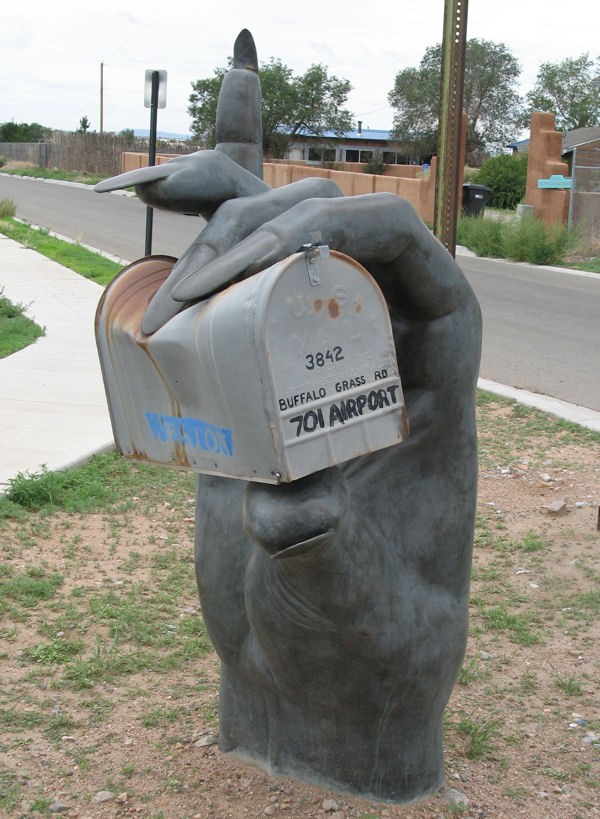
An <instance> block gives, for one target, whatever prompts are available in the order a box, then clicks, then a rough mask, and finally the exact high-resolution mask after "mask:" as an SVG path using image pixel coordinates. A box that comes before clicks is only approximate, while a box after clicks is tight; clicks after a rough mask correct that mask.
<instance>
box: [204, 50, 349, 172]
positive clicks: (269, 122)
mask: <svg viewBox="0 0 600 819" xmlns="http://www.w3.org/2000/svg"><path fill="white" fill-rule="evenodd" d="M230 66H231V62H230ZM227 71H228V69H227V68H216V69H215V70H214V73H213V76H212V77H208V78H205V79H201V80H197V81H196V82H193V83H192V89H193V93H192V94H191V95H190V98H189V102H190V105H189V107H188V113H189V115H190V116H191V118H192V124H191V131H192V133H193V134H194V136H195V137H196V138H198V139H202V140H204V141H206V142H207V143H208V144H209V145H214V143H215V133H214V123H215V118H216V113H217V101H218V97H219V91H220V88H221V83H222V81H223V77H224V75H225V73H226V72H227ZM258 74H259V77H260V85H261V95H262V128H263V150H264V152H265V154H267V155H270V156H283V154H284V153H285V149H286V148H287V146H288V144H289V142H290V141H291V140H293V137H294V136H295V135H297V134H301V133H309V134H314V135H316V136H320V135H322V134H323V133H325V132H326V131H333V132H334V133H335V134H342V133H344V132H345V131H348V130H350V129H351V128H352V114H351V113H350V112H349V111H348V110H346V109H345V108H344V105H345V103H346V100H347V99H348V94H349V93H350V91H351V90H352V86H351V85H350V83H349V82H348V80H344V79H340V78H339V77H336V76H334V75H330V74H329V71H328V69H327V67H326V66H324V65H320V64H318V65H311V66H310V68H308V70H307V71H306V72H305V73H304V74H302V75H301V76H295V75H294V74H293V72H292V69H291V68H289V67H288V66H287V65H285V64H284V63H282V62H281V60H279V59H274V58H271V59H270V60H269V62H267V63H263V64H261V66H260V68H259V72H258Z"/></svg>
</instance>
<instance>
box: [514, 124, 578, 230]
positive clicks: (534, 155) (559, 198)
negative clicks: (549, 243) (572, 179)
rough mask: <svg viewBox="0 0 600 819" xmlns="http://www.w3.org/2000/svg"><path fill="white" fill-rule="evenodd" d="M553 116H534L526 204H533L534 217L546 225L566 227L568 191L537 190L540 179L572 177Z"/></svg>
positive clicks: (530, 141) (528, 163) (560, 135)
mask: <svg viewBox="0 0 600 819" xmlns="http://www.w3.org/2000/svg"><path fill="white" fill-rule="evenodd" d="M554 123H555V120H554V114H548V113H542V112H540V111H537V112H535V113H533V114H532V115H531V133H530V136H529V156H528V160H527V183H526V189H525V200H524V202H525V204H526V205H533V215H534V216H537V217H538V218H539V219H542V220H543V221H544V222H545V223H546V224H547V225H554V224H556V223H557V222H561V223H564V224H566V223H567V221H568V218H569V198H570V193H569V191H568V190H564V189H563V190H561V189H551V188H538V184H537V183H538V179H548V177H550V176H552V174H562V175H563V176H569V166H568V164H567V163H566V162H562V160H561V152H562V134H561V133H560V131H556V130H555V128H554Z"/></svg>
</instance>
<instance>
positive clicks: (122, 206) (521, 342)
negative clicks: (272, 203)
mask: <svg viewBox="0 0 600 819" xmlns="http://www.w3.org/2000/svg"><path fill="white" fill-rule="evenodd" d="M0 199H12V200H13V201H14V202H15V204H16V205H17V216H18V217H19V218H22V219H26V220H27V221H29V222H31V223H33V224H36V225H40V226H43V227H45V228H48V229H49V230H52V231H55V232H56V233H59V234H62V235H64V236H68V237H70V238H72V239H75V240H76V241H78V242H81V243H82V244H87V245H91V246H92V247H96V248H99V249H101V250H103V251H105V252H108V253H111V254H113V255H115V256H118V257H119V258H121V259H124V260H129V261H132V260H133V259H136V258H139V257H141V256H143V255H144V247H145V232H146V207H145V206H144V205H143V204H142V203H141V202H139V200H137V199H135V198H133V197H130V196H123V195H120V194H97V193H95V192H94V191H93V190H91V189H89V188H87V187H85V186H75V185H72V184H68V183H66V184H56V183H49V182H43V181H36V180H30V179H25V178H21V177H11V176H7V175H2V174H0ZM202 225H203V220H202V219H201V218H200V217H192V216H180V215H177V214H170V213H167V212H164V211H157V210H155V211H154V212H153V230H152V237H153V241H152V252H153V253H163V254H167V255H171V256H179V255H180V254H181V252H182V251H183V250H184V249H185V248H186V247H187V246H188V245H189V244H190V242H191V241H192V240H193V239H194V238H195V236H196V235H197V234H198V233H199V232H200V230H201V228H202ZM457 260H458V263H459V264H460V266H461V267H462V269H463V270H464V272H465V274H466V276H467V277H468V279H469V281H470V282H471V284H472V286H473V289H474V290H475V293H476V294H477V297H478V299H479V302H480V304H481V308H482V313H483V326H484V335H483V354H482V363H481V369H480V375H481V376H482V377H483V378H486V379H489V380H492V381H496V382H499V383H502V384H507V385H509V386H512V387H519V388H521V389H527V390H530V391H532V392H539V393H542V394H545V395H550V396H553V397H554V398H559V399H561V400H563V401H568V402H571V403H574V404H579V405H581V406H583V407H587V408H589V409H593V410H596V411H600V323H599V317H600V275H578V274H575V273H571V272H567V271H562V270H557V269H555V268H544V267H536V266H533V265H524V264H512V263H509V262H502V261H495V260H491V259H478V258H473V257H470V256H464V255H458V256H457ZM0 284H1V282H0Z"/></svg>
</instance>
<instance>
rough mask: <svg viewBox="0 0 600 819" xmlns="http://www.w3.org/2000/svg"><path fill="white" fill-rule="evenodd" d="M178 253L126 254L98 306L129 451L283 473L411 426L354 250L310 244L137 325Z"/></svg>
mask: <svg viewBox="0 0 600 819" xmlns="http://www.w3.org/2000/svg"><path fill="white" fill-rule="evenodd" d="M173 262H174V260H173V259H170V258H169V257H150V258H148V259H145V260H142V261H140V262H136V263H134V264H133V265H131V266H130V267H128V268H126V269H125V270H124V271H122V273H121V274H119V276H117V278H116V279H115V280H114V281H113V282H112V283H111V285H110V286H109V287H107V289H106V291H105V293H104V294H103V297H102V299H101V301H100V304H99V306H98V311H97V316H96V338H97V344H98V351H99V355H100V362H101V367H102V372H103V377H104V383H105V388H106V394H107V399H108V406H109V410H110V415H111V420H112V425H113V432H114V437H115V442H116V444H117V447H118V449H119V450H120V451H121V452H122V453H123V454H124V455H125V456H127V457H130V458H132V459H134V460H137V461H149V462H152V463H155V464H161V465H163V466H171V467H176V468H183V469H188V470H193V471H196V472H205V473H211V474H217V475H224V476H228V477H234V478H244V479H246V480H254V481H262V482H267V483H281V482H285V483H287V482H290V481H293V480H296V479H298V478H301V477H303V476H304V475H308V474H310V473H312V472H316V471H318V470H321V469H324V468H325V467H328V466H332V465H335V464H338V463H342V462H344V461H347V460H349V459H350V458H354V457H357V456H359V455H364V454H366V453H368V452H372V451H374V450H378V449H382V448H384V447H388V446H393V445H395V444H398V443H400V442H401V441H403V440H404V439H405V438H406V437H407V435H408V423H407V417H406V411H405V407H404V400H403V395H402V387H401V383H400V377H399V373H398V365H397V362H396V354H395V349H394V342H393V337H392V330H391V325H390V318H389V314H388V310H387V306H386V303H385V300H384V298H383V295H382V293H381V291H380V290H379V288H378V286H377V284H376V283H375V281H374V279H373V278H372V277H371V275H370V274H369V273H368V272H367V271H366V270H365V269H364V268H363V267H362V266H361V265H359V264H358V263H357V262H356V261H354V260H353V259H351V258H349V257H348V256H345V255H343V254H341V253H337V252H333V251H332V252H330V251H329V248H327V247H319V248H312V247H311V248H307V249H306V250H304V251H300V252H298V253H295V254H293V255H292V256H290V257H288V258H287V259H285V260H284V261H282V262H279V263H278V264H275V265H273V266H272V267H270V268H269V269H268V270H265V271H263V272H262V273H259V274H257V275H255V276H252V277H250V278H247V279H245V280H244V281H241V282H239V283H236V284H233V285H231V286H230V287H229V288H227V289H226V290H223V291H222V292H220V293H219V294H217V295H215V296H213V297H212V298H210V299H208V300H206V301H203V302H199V303H197V304H194V305H192V306H190V307H188V308H187V309H185V310H183V311H182V312H181V313H179V314H178V315H177V316H175V317H174V318H172V319H171V320H170V321H168V322H167V324H165V325H164V326H163V327H162V328H161V329H160V330H158V331H157V332H156V333H154V334H153V335H151V336H145V335H144V334H143V333H142V331H141V329H140V324H141V319H142V316H143V314H144V311H145V309H146V307H147V305H148V303H149V301H150V299H151V297H152V295H153V294H154V293H155V292H156V290H157V289H158V287H159V286H160V285H161V284H162V282H163V281H164V279H165V278H166V277H167V275H168V274H169V272H170V270H171V268H172V266H173Z"/></svg>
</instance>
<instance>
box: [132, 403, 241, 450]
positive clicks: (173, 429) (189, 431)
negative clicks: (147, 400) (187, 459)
mask: <svg viewBox="0 0 600 819" xmlns="http://www.w3.org/2000/svg"><path fill="white" fill-rule="evenodd" d="M144 415H145V416H146V418H147V419H148V424H149V425H150V430H151V431H152V434H153V435H154V440H155V441H175V442H176V443H178V444H184V445H185V446H189V447H196V446H197V447H200V449H203V450H204V451H205V452H215V453H216V454H224V455H228V456H229V457H231V456H232V455H233V434H232V431H231V430H230V429H226V428H224V427H217V426H215V424H209V423H208V422H207V421H201V420H200V419H199V418H178V417H175V416H172V415H160V414H159V413H157V412H146V413H144Z"/></svg>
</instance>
